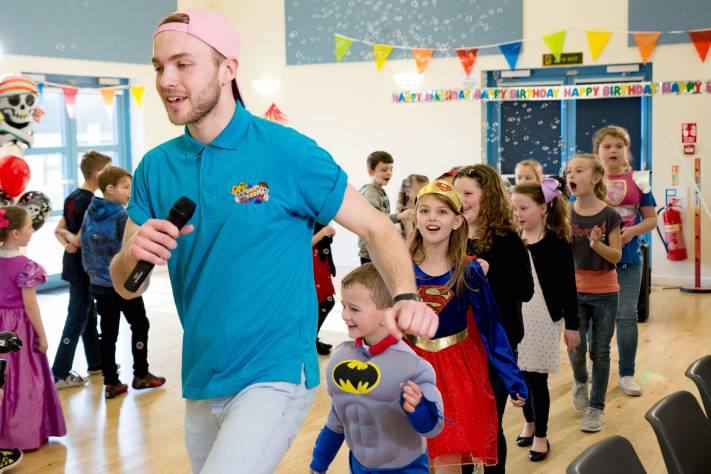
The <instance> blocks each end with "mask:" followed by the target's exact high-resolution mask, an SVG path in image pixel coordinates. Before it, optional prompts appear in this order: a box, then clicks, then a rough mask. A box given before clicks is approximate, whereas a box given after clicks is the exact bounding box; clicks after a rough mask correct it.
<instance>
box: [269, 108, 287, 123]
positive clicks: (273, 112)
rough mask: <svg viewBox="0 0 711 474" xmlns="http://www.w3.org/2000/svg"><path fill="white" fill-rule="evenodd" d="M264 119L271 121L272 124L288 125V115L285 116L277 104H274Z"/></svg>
mask: <svg viewBox="0 0 711 474" xmlns="http://www.w3.org/2000/svg"><path fill="white" fill-rule="evenodd" d="M264 118H265V119H268V120H271V121H272V122H277V123H280V124H282V125H286V123H287V122H288V120H287V118H286V115H284V112H282V111H281V110H280V109H279V107H277V105H276V104H275V103H272V105H271V106H270V107H269V109H268V110H267V111H266V112H264Z"/></svg>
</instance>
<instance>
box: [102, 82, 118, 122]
mask: <svg viewBox="0 0 711 474" xmlns="http://www.w3.org/2000/svg"><path fill="white" fill-rule="evenodd" d="M99 91H100V92H101V97H103V98H104V106H105V107H106V113H107V114H109V117H111V116H112V115H113V112H114V96H115V95H116V89H115V88H114V87H104V88H102V89H99Z"/></svg>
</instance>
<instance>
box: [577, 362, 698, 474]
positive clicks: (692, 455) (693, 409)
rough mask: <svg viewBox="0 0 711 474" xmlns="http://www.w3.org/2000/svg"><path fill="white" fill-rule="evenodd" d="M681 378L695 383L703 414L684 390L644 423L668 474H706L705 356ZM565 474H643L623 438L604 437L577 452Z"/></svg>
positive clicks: (659, 404)
mask: <svg viewBox="0 0 711 474" xmlns="http://www.w3.org/2000/svg"><path fill="white" fill-rule="evenodd" d="M686 376H687V377H689V378H690V379H691V380H693V381H694V383H695V384H696V386H697V388H698V390H699V394H700V395H701V400H702V401H703V404H704V408H705V410H706V413H705V414H704V411H703V410H702V408H701V405H700V404H699V402H698V401H697V400H696V397H694V395H692V394H691V393H690V392H687V391H684V390H682V391H679V392H676V393H672V394H671V395H669V396H667V397H664V398H663V399H661V400H660V401H658V402H657V403H655V404H654V406H653V407H652V408H650V409H649V410H648V411H647V413H646V415H645V418H646V419H647V421H648V422H649V424H650V425H651V426H652V428H653V429H654V433H655V435H656V436H657V441H658V442H659V447H660V448H661V451H662V456H663V458H664V464H665V465H666V468H667V471H668V472H669V473H670V474H709V473H711V355H707V356H705V357H702V358H701V359H699V360H697V361H695V362H694V363H693V364H691V365H690V366H689V368H688V369H687V370H686ZM567 473H568V474H589V473H624V474H644V473H646V471H645V469H644V466H642V463H641V462H640V460H639V457H638V456H637V453H636V452H635V450H634V447H633V446H632V444H631V443H630V442H629V440H628V439H626V438H625V437H623V436H610V437H609V438H605V439H603V440H602V441H600V442H598V443H596V444H594V445H592V446H590V447H589V448H587V449H586V450H585V451H583V452H582V453H581V454H580V455H579V456H578V457H577V458H575V459H574V460H573V462H572V463H570V465H569V466H568V469H567Z"/></svg>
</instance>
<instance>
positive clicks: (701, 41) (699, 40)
mask: <svg viewBox="0 0 711 474" xmlns="http://www.w3.org/2000/svg"><path fill="white" fill-rule="evenodd" d="M689 36H690V37H691V41H693V42H694V46H695V47H696V52H697V53H699V57H700V58H701V62H705V61H706V55H707V54H708V52H709V46H711V30H705V31H689Z"/></svg>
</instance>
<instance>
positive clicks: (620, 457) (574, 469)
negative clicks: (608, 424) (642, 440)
mask: <svg viewBox="0 0 711 474" xmlns="http://www.w3.org/2000/svg"><path fill="white" fill-rule="evenodd" d="M646 472H647V471H645V470H644V466H642V463H641V462H640V460H639V457H638V456H637V453H636V452H635V450H634V447H633V446H632V443H630V442H629V440H628V439H627V438H625V437H624V436H610V437H609V438H605V439H603V440H602V441H600V442H598V443H595V444H593V445H592V446H590V447H589V448H587V449H586V450H585V451H583V452H582V453H580V454H579V455H578V457H577V458H575V459H574V460H573V462H571V463H570V464H569V465H568V469H567V470H566V473H567V474H600V473H613V474H614V473H620V474H646Z"/></svg>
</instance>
